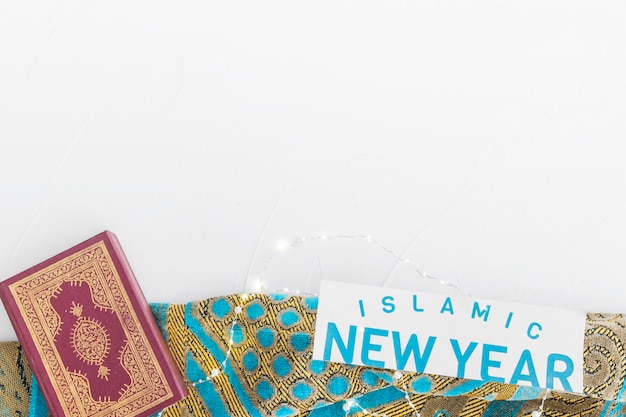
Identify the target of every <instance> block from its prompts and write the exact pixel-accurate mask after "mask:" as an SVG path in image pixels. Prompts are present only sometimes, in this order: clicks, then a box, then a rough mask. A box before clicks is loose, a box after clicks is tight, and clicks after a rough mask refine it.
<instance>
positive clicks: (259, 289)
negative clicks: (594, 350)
mask: <svg viewBox="0 0 626 417" xmlns="http://www.w3.org/2000/svg"><path fill="white" fill-rule="evenodd" d="M324 240H356V241H361V242H365V243H367V244H371V245H374V246H375V247H377V248H379V249H381V250H383V251H384V252H386V253H388V254H389V255H391V256H392V257H393V258H394V259H395V261H396V262H397V263H403V264H406V265H407V266H408V267H409V268H410V269H412V270H413V271H414V272H416V273H417V274H418V275H419V276H420V277H421V278H423V279H427V280H431V281H434V282H437V283H439V284H440V285H444V286H448V287H451V288H453V289H454V290H456V291H458V292H459V293H461V294H462V295H464V296H466V297H469V298H473V297H472V296H471V294H469V293H468V292H465V291H463V290H462V289H461V288H460V287H459V286H458V285H456V284H454V283H452V282H449V281H446V280H443V279H439V278H437V277H435V276H433V275H430V274H427V273H426V272H424V271H423V270H421V269H419V268H417V267H416V266H415V265H413V264H412V263H411V262H410V260H409V259H406V258H403V257H401V256H399V255H398V254H397V253H396V252H394V251H393V250H392V249H390V248H389V247H387V246H385V245H383V244H381V243H380V242H378V241H376V240H374V239H373V238H372V236H371V235H318V236H304V237H299V238H297V239H295V240H294V241H292V242H286V241H281V242H279V243H278V245H277V250H276V251H275V252H273V253H272V254H271V255H270V256H269V258H268V259H267V260H266V262H265V264H264V266H263V270H262V272H261V274H260V275H259V277H258V280H257V282H256V284H255V285H254V286H253V288H251V289H252V292H254V293H266V289H265V277H266V275H267V272H268V270H269V268H270V267H271V265H272V263H273V261H274V260H275V258H276V257H278V256H279V255H281V254H283V253H284V252H286V251H287V250H289V249H292V248H296V247H299V246H302V245H305V244H308V243H312V242H317V241H324ZM318 262H319V260H318ZM388 280H389V277H387V278H386V279H385V281H384V282H383V287H384V286H386V285H387V283H388ZM248 283H249V277H247V278H246V282H245V284H244V286H245V289H244V294H243V295H242V300H245V299H247V298H248V297H249V294H248V293H247V291H248ZM283 292H286V293H294V294H300V291H299V290H294V291H290V290H289V289H288V288H284V289H283ZM305 294H306V293H305ZM241 311H242V308H241V306H237V307H235V318H234V319H233V321H232V323H231V325H230V330H229V332H228V334H229V341H228V350H227V352H226V357H225V358H224V360H223V361H222V362H221V363H220V364H219V365H218V366H219V367H220V368H221V369H218V368H214V369H213V370H212V371H211V373H210V374H209V376H207V377H206V378H204V379H201V380H198V381H195V382H192V383H191V385H192V386H194V387H195V386H197V385H199V384H203V383H205V382H209V381H211V380H212V379H215V378H216V377H217V376H219V375H220V373H221V371H222V370H224V369H225V368H226V365H227V362H228V359H229V358H230V356H231V355H232V346H233V344H234V333H235V326H236V325H237V317H238V316H239V314H240V313H241ZM403 376H404V374H403V373H402V372H400V371H396V372H395V373H394V374H393V379H394V381H396V384H395V386H396V387H398V388H399V387H400V386H401V387H402V388H401V389H402V391H403V393H404V398H405V400H406V401H407V402H408V404H409V406H410V407H411V408H412V410H413V412H414V413H415V417H421V414H420V412H419V411H418V410H417V407H416V406H415V404H414V403H413V401H411V397H410V395H409V390H408V387H407V386H406V383H405V382H404V380H403V379H402V378H403ZM549 392H550V390H546V392H545V394H544V396H543V399H542V401H541V404H540V406H539V408H538V410H535V411H533V412H532V417H542V414H543V412H544V407H545V402H546V399H547V397H548V394H549ZM355 407H356V408H358V409H359V411H360V412H361V413H363V414H364V415H369V416H372V417H387V416H386V415H385V414H377V413H375V412H372V411H370V410H368V409H367V408H364V407H363V406H361V405H360V404H359V402H358V401H357V400H356V399H355V398H348V399H346V400H344V404H343V406H342V409H343V411H344V412H345V415H346V416H348V415H349V414H350V412H351V410H352V409H353V408H355ZM162 415H163V410H162V411H161V412H160V413H159V414H158V416H159V417H161V416H162Z"/></svg>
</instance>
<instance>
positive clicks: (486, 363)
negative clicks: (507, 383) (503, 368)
mask: <svg viewBox="0 0 626 417" xmlns="http://www.w3.org/2000/svg"><path fill="white" fill-rule="evenodd" d="M506 351H507V348H506V346H498V345H490V344H488V343H485V344H484V345H483V360H482V364H481V366H480V377H481V378H482V379H483V381H492V382H504V378H500V377H497V376H491V375H489V368H499V367H500V365H501V362H500V361H496V360H493V359H491V353H492V352H496V353H506Z"/></svg>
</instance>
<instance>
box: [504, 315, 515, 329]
mask: <svg viewBox="0 0 626 417" xmlns="http://www.w3.org/2000/svg"><path fill="white" fill-rule="evenodd" d="M512 318H513V312H512V311H511V312H510V313H509V317H507V318H506V324H505V325H504V328H505V329H508V328H509V326H510V325H511V319H512Z"/></svg>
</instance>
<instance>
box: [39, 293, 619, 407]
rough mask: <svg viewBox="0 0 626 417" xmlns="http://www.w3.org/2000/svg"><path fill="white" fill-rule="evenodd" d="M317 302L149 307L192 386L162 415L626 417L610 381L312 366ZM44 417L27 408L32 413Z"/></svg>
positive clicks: (251, 297)
mask: <svg viewBox="0 0 626 417" xmlns="http://www.w3.org/2000/svg"><path fill="white" fill-rule="evenodd" d="M317 305H318V300H317V297H313V296H294V295H289V294H285V293H280V294H271V295H267V294H237V295H231V296H225V297H216V298H212V299H208V300H201V301H195V302H191V303H187V304H158V305H153V306H152V308H153V310H154V312H155V316H156V318H157V323H158V324H159V326H160V327H161V329H162V330H163V334H164V335H165V338H166V342H167V344H168V347H169V349H170V351H171V353H172V356H173V357H174V360H175V361H176V363H177V365H178V366H179V368H180V369H181V370H182V371H183V374H184V375H185V376H186V380H187V384H188V387H189V390H190V395H189V396H188V397H187V398H185V399H184V400H182V401H179V402H178V403H176V404H174V405H172V406H170V407H168V408H167V409H165V410H162V412H160V413H159V414H158V417H201V416H218V417H222V416H224V417H230V416H233V417H247V416H250V417H295V416H299V417H304V416H307V417H346V416H375V417H382V416H387V417H393V416H414V417H431V416H432V417H435V416H437V417H457V416H459V417H460V416H463V417H472V416H485V417H521V416H530V415H531V414H532V412H533V411H537V410H539V408H540V407H541V408H542V409H543V415H544V416H546V417H550V416H555V417H556V416H559V417H567V416H590V417H603V416H613V415H616V416H617V415H625V414H626V408H624V409H623V408H622V405H623V404H625V403H624V402H622V401H621V400H620V397H619V395H621V394H620V393H619V392H616V393H615V394H614V396H613V397H612V398H609V399H607V398H606V396H605V397H602V391H601V390H602V389H604V393H608V392H609V391H608V390H609V385H607V384H605V385H598V386H595V385H590V384H587V388H588V389H589V393H588V394H589V395H575V394H564V393H557V392H551V393H546V392H545V391H543V390H540V389H532V388H527V387H520V386H515V385H506V384H500V383H495V382H481V381H470V380H464V379H458V378H449V377H443V376H439V375H426V374H419V373H402V374H399V373H394V371H390V370H385V369H377V368H371V367H361V366H350V365H344V364H339V363H333V362H324V361H318V360H313V359H312V352H313V338H314V337H313V336H314V329H315V319H316V312H317ZM602 319H604V318H602ZM624 327H625V328H626V326H624ZM594 329H595V328H593V329H592V330H591V331H590V332H591V333H593V331H595V330H594ZM591 333H590V334H591ZM598 333H599V334H602V331H598ZM624 340H626V337H624ZM592 353H593V352H592ZM593 354H595V353H593ZM589 363H590V364H591V362H589ZM594 363H595V364H596V368H595V369H596V370H600V369H606V367H605V368H602V366H601V364H600V359H598V360H597V361H596V362H594ZM598 364H599V365H598ZM619 366H621V367H620V368H619V369H618V364H615V365H614V368H613V372H614V375H616V374H618V373H620V372H626V362H624V364H623V365H622V364H619ZM622 368H623V369H622ZM597 372H599V371H597ZM587 382H589V379H588V380H587ZM587 388H586V389H587ZM612 389H614V388H612ZM37 390H38V388H37V386H36V385H34V387H33V394H34V397H37V396H36V395H35V394H37V392H38V391H37ZM618 391H619V390H618ZM597 393H599V394H600V395H597ZM544 396H545V401H544V400H543V398H544ZM37 398H38V397H37ZM46 413H47V410H45V404H44V405H43V406H42V405H41V403H37V404H34V403H33V404H31V409H30V416H32V417H39V416H45V415H47V414H46Z"/></svg>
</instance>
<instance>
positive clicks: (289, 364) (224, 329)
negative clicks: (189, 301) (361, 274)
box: [195, 294, 386, 417]
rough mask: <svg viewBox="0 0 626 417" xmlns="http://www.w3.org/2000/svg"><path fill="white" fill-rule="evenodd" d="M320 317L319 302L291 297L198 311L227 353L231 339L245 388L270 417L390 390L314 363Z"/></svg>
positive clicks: (352, 371)
mask: <svg viewBox="0 0 626 417" xmlns="http://www.w3.org/2000/svg"><path fill="white" fill-rule="evenodd" d="M236 307H240V309H236ZM237 311H239V313H237ZM316 313H317V297H299V296H292V295H288V294H274V295H270V296H265V295H260V294H255V295H251V296H249V297H247V298H246V299H245V300H241V299H240V298H239V299H238V298H236V296H229V297H219V298H217V299H213V300H211V301H210V302H208V305H207V307H203V305H202V304H200V305H198V306H197V308H196V309H195V314H196V315H197V317H198V319H199V321H200V322H201V323H202V324H203V328H204V329H205V330H206V331H207V333H209V334H212V335H215V338H216V339H219V340H221V342H222V343H223V350H224V351H228V348H229V341H230V340H231V337H232V342H233V344H232V345H231V346H230V355H231V356H232V359H233V361H232V362H231V364H237V363H238V364H239V367H240V368H239V370H238V371H237V373H238V374H240V375H241V379H242V381H243V383H244V384H245V385H244V388H245V389H246V390H247V391H249V392H252V393H254V395H255V397H256V398H257V399H258V401H259V402H260V404H261V407H262V408H263V409H264V411H265V412H267V414H268V415H272V416H282V417H290V416H297V415H300V414H301V413H302V412H304V411H307V410H311V409H314V408H317V407H323V406H327V405H328V404H334V403H336V402H337V401H341V400H343V399H345V398H349V397H350V396H351V395H354V394H358V393H361V392H366V391H367V390H370V389H372V388H380V387H383V386H385V385H386V383H385V381H384V380H383V379H381V378H379V377H375V378H373V379H372V378H370V379H369V380H367V381H364V380H363V378H361V369H360V368H359V367H354V366H352V367H349V366H346V365H342V364H338V363H330V362H328V363H327V362H323V361H315V360H312V355H313V330H314V329H315V318H316ZM229 321H231V322H234V324H232V325H231V326H228V325H225V323H228V322H229ZM209 372H210V370H209ZM313 375H314V376H315V379H314V380H313V379H312V378H311V377H312V376H313ZM342 413H343V411H342Z"/></svg>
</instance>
